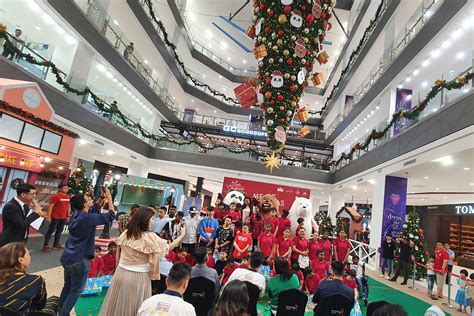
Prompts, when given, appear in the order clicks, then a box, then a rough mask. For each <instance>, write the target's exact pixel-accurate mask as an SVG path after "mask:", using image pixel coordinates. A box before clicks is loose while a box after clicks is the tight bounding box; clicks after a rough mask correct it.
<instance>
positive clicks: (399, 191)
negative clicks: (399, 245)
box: [382, 176, 407, 242]
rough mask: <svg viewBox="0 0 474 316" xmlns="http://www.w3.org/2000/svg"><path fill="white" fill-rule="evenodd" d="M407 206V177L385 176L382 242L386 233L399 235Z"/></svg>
mask: <svg viewBox="0 0 474 316" xmlns="http://www.w3.org/2000/svg"><path fill="white" fill-rule="evenodd" d="M406 208H407V179H405V178H399V177H391V176H386V177H385V194H384V203H383V226H382V242H383V241H384V240H385V237H386V236H387V234H392V235H393V236H394V237H397V236H398V235H400V233H401V231H402V229H403V224H405V214H406Z"/></svg>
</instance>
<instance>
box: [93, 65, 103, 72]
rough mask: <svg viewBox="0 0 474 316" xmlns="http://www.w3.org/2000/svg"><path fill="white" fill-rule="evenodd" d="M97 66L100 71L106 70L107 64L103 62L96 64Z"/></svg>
mask: <svg viewBox="0 0 474 316" xmlns="http://www.w3.org/2000/svg"><path fill="white" fill-rule="evenodd" d="M95 68H97V70H98V71H100V72H104V71H106V69H105V66H104V65H102V64H97V66H95Z"/></svg>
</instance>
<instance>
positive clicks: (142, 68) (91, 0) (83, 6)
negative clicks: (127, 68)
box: [74, 0, 178, 113]
mask: <svg viewBox="0 0 474 316" xmlns="http://www.w3.org/2000/svg"><path fill="white" fill-rule="evenodd" d="M74 2H75V3H76V5H77V7H78V8H79V9H80V10H81V11H82V12H83V13H84V15H85V16H86V17H87V18H88V20H89V21H90V22H91V23H92V24H93V25H94V26H95V27H96V29H97V30H98V31H99V32H100V33H101V34H102V35H103V36H104V37H105V38H106V39H107V40H108V41H109V42H110V43H111V44H112V45H113V47H114V48H115V49H116V50H117V51H118V52H119V53H120V54H122V55H123V56H124V59H125V60H127V61H128V63H129V64H130V65H131V66H132V68H133V69H134V70H135V71H136V72H137V73H138V74H139V75H140V76H141V77H142V78H143V79H144V80H145V82H146V83H147V84H148V86H149V87H150V88H151V89H152V90H153V91H154V92H155V93H156V94H157V95H158V96H159V97H160V98H161V99H162V101H163V102H164V103H165V104H166V106H167V107H168V108H170V110H171V111H173V112H174V113H176V112H178V106H177V105H176V104H175V102H174V101H173V99H172V97H171V96H170V94H169V93H168V91H167V90H166V89H164V88H162V87H161V86H160V85H159V83H158V81H159V78H158V77H157V76H156V75H155V74H153V71H152V69H151V68H150V67H149V66H147V65H146V63H145V61H144V59H143V58H142V57H141V56H140V54H139V53H138V52H137V51H132V52H131V53H129V54H128V55H125V54H123V53H124V51H125V49H126V47H127V45H129V44H130V41H129V40H128V39H127V38H126V37H125V35H124V34H123V32H122V31H121V30H120V29H119V28H118V27H117V26H116V25H113V23H110V21H111V20H112V19H111V18H110V16H108V15H107V11H106V10H105V9H104V8H103V7H102V5H101V4H100V3H98V2H97V1H95V0H74ZM112 21H113V20H112Z"/></svg>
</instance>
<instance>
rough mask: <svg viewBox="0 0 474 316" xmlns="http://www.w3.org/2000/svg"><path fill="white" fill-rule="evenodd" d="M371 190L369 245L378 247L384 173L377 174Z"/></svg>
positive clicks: (380, 233) (380, 236)
mask: <svg viewBox="0 0 474 316" xmlns="http://www.w3.org/2000/svg"><path fill="white" fill-rule="evenodd" d="M373 179H374V184H373V190H372V219H371V220H370V246H371V247H374V248H379V247H380V244H381V240H382V222H383V200H384V193H385V174H377V176H375V177H374V178H373Z"/></svg>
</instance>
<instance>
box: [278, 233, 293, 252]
mask: <svg viewBox="0 0 474 316" xmlns="http://www.w3.org/2000/svg"><path fill="white" fill-rule="evenodd" d="M290 234H291V231H290V228H289V227H287V228H285V231H284V232H283V236H282V237H281V238H280V239H278V241H277V243H276V256H281V257H285V258H286V259H290V255H291V246H292V245H293V241H292V240H291V238H290Z"/></svg>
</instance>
